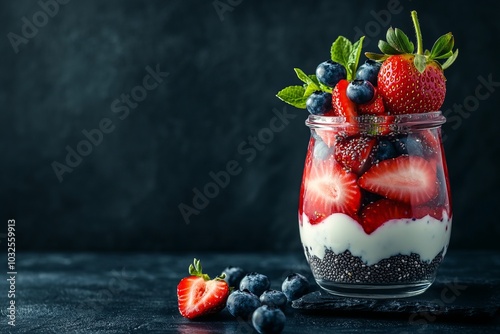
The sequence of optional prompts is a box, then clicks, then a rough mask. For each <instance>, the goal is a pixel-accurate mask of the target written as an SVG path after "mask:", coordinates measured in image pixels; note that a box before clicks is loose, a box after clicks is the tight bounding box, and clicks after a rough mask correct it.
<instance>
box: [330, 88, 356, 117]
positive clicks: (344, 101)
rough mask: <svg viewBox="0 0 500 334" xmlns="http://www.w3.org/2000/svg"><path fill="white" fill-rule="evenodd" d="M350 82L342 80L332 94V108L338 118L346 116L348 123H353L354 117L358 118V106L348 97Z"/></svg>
mask: <svg viewBox="0 0 500 334" xmlns="http://www.w3.org/2000/svg"><path fill="white" fill-rule="evenodd" d="M348 85H349V81H347V80H345V79H342V80H340V81H339V82H338V83H337V85H336V86H335V88H334V89H333V92H332V107H333V111H334V113H335V114H336V115H338V116H344V117H345V118H346V119H347V121H348V122H349V121H351V120H352V119H353V117H356V116H358V113H357V112H356V104H355V103H354V102H352V101H351V100H350V99H349V98H348V97H347V95H346V90H347V86H348Z"/></svg>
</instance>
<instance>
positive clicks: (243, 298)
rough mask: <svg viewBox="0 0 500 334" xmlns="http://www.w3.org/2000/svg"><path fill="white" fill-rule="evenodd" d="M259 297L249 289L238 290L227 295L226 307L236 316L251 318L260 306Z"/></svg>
mask: <svg viewBox="0 0 500 334" xmlns="http://www.w3.org/2000/svg"><path fill="white" fill-rule="evenodd" d="M260 305H261V304H260V301H259V297H257V296H256V295H254V294H253V293H251V292H250V291H248V290H243V291H242V290H236V291H234V292H233V293H231V294H230V295H229V297H227V302H226V307H227V310H228V311H229V313H231V314H232V315H233V316H235V317H242V318H243V319H249V318H250V316H251V315H252V313H253V311H255V310H256V309H257V308H258V307H259V306H260Z"/></svg>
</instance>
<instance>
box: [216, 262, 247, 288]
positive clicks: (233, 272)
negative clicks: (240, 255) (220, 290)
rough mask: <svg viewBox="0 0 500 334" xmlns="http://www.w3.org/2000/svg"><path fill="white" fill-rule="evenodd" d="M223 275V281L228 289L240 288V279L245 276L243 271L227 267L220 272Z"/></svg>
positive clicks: (238, 268)
mask: <svg viewBox="0 0 500 334" xmlns="http://www.w3.org/2000/svg"><path fill="white" fill-rule="evenodd" d="M222 273H223V274H225V275H226V276H225V278H224V280H225V281H226V282H227V285H229V286H230V287H234V288H238V287H239V286H240V282H241V279H242V278H243V277H244V276H245V275H246V274H247V273H246V271H245V270H243V269H242V268H240V267H233V266H229V267H227V268H226V269H224V271H223V272H222Z"/></svg>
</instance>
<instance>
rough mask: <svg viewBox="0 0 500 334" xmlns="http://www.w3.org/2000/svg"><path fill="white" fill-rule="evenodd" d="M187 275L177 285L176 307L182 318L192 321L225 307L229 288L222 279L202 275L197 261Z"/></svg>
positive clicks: (190, 267) (195, 260)
mask: <svg viewBox="0 0 500 334" xmlns="http://www.w3.org/2000/svg"><path fill="white" fill-rule="evenodd" d="M189 274H190V275H191V276H188V277H185V278H183V279H182V280H181V281H180V282H179V284H178V285H177V299H178V307H179V312H180V313H181V315H182V316H183V317H186V318H188V319H194V318H197V317H200V316H202V315H206V314H210V313H215V312H219V311H220V310H222V309H223V308H224V307H225V306H226V300H227V297H228V296H229V286H228V285H227V283H226V281H224V279H223V278H222V277H217V278H215V279H213V280H211V279H210V277H208V275H206V274H203V273H202V268H201V264H200V261H199V260H197V259H194V264H192V265H190V266H189Z"/></svg>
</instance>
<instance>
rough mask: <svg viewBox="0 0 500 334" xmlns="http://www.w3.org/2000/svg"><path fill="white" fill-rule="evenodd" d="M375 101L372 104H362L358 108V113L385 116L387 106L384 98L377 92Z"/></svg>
mask: <svg viewBox="0 0 500 334" xmlns="http://www.w3.org/2000/svg"><path fill="white" fill-rule="evenodd" d="M375 94H376V95H375V96H376V97H375V99H373V100H372V101H371V102H370V103H366V104H360V105H359V106H358V111H359V113H360V114H362V115H384V114H385V106H384V100H383V99H382V96H381V95H380V94H378V93H377V92H376V91H375Z"/></svg>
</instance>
